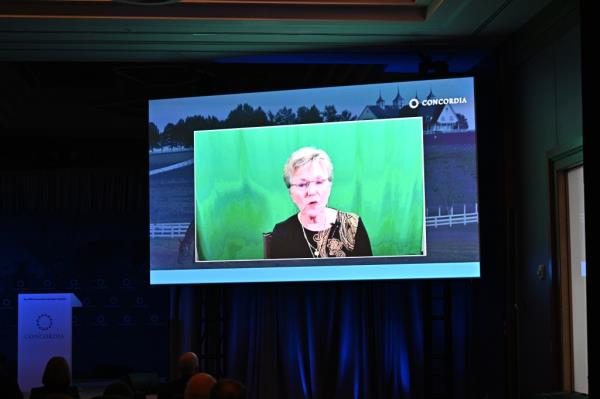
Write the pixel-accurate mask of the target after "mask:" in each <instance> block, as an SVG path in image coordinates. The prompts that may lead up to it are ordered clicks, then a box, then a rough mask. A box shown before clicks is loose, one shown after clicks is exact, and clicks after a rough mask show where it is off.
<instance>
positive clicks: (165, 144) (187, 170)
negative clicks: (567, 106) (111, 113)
mask: <svg viewBox="0 0 600 399" xmlns="http://www.w3.org/2000/svg"><path fill="white" fill-rule="evenodd" d="M411 94H412V95H411ZM474 109H475V103H474V90H473V79H472V78H456V79H442V80H429V81H416V82H402V83H385V84H374V85H361V86H344V87H331V88H315V89H302V90H289V91H278V92H260V93H244V94H235V95H221V96H207V97H192V98H190V97H188V98H179V99H165V100H151V101H150V103H149V165H150V171H149V179H150V184H149V187H150V192H149V197H150V251H151V256H150V279H151V283H152V284H185V283H195V284H197V283H228V282H276V281H326V280H373V279H407V278H460V277H479V275H480V266H479V228H478V227H479V212H478V208H479V204H478V201H477V155H476V128H475V112H474ZM306 148H313V149H317V150H322V151H324V152H325V154H327V156H328V157H329V159H330V161H331V162H330V163H331V165H332V167H333V171H332V173H331V181H329V180H326V179H321V178H320V177H317V178H316V180H314V178H310V177H302V176H300V174H292V175H291V176H292V180H293V179H296V178H298V179H300V178H303V179H304V178H305V179H308V180H306V182H307V183H304V180H298V181H299V182H300V183H301V184H292V185H291V186H290V187H288V185H289V183H290V181H284V177H283V175H284V173H283V170H284V165H285V164H286V162H287V161H288V158H289V157H290V155H291V154H292V153H293V152H294V151H297V150H299V149H306ZM303 151H304V150H303ZM320 165H321V166H322V164H320ZM321 166H319V168H321ZM303 170H304V169H300V171H303ZM319 170H321V169H319ZM298 173H299V172H298ZM311 173H313V172H311ZM322 173H325V172H322ZM319 176H320V175H319ZM323 176H325V177H327V173H325V174H324V175H323ZM288 179H289V176H288ZM319 179H321V180H319ZM294 182H295V181H294ZM294 182H292V183H294ZM312 186H314V187H312ZM316 186H319V187H320V188H319V187H317V188H315V187H316ZM321 191H323V193H325V192H326V193H327V198H326V199H323V200H322V199H320V196H321V195H323V196H324V195H325V194H323V193H322V192H321ZM313 195H314V196H316V197H315V198H317V199H313V198H312V197H311V198H309V199H307V198H308V197H309V196H313ZM303 201H304V202H303ZM322 201H325V203H324V204H323V206H326V209H327V212H331V215H332V216H331V217H332V219H331V221H330V222H331V223H329V224H327V226H330V227H329V228H328V229H327V230H323V231H320V230H319V231H313V230H311V229H310V228H303V225H302V224H300V221H299V220H301V219H302V217H303V216H304V215H305V212H302V211H299V209H300V207H305V206H306V207H307V208H306V209H309V208H310V207H313V206H314V207H315V209H317V208H318V207H319V206H321V204H320V202H322ZM303 209H304V208H303ZM306 209H304V211H306ZM319 209H320V208H319ZM306 212H308V211H306ZM315 212H316V211H315ZM298 213H300V216H299V215H298ZM302 220H303V219H302ZM334 220H335V221H334ZM357 226H358V227H357ZM323 227H326V226H325V225H324V226H323ZM307 233H308V234H307ZM321 233H323V234H321ZM302 234H303V235H304V237H303V235H302ZM271 236H272V237H271ZM354 237H356V240H354ZM305 240H306V241H305ZM311 243H312V244H311ZM365 243H366V244H365ZM321 244H322V245H321ZM307 245H308V247H307ZM313 245H314V246H313ZM319 245H321V247H320V250H317V246H319ZM301 247H302V249H301ZM355 247H356V248H355ZM359 247H360V249H361V250H360V251H359V250H358V248H359ZM282 248H287V249H286V250H282ZM306 248H309V249H310V250H309V251H307V250H306ZM365 248H367V249H368V251H367V252H365V251H366V250H365ZM313 250H314V251H313ZM286 251H287V252H286ZM313 252H314V253H318V254H319V256H312V255H313ZM273 254H277V255H276V256H273ZM307 254H309V255H307Z"/></svg>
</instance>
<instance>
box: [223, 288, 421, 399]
mask: <svg viewBox="0 0 600 399" xmlns="http://www.w3.org/2000/svg"><path fill="white" fill-rule="evenodd" d="M420 287H421V286H420V285H419V283H418V282H410V281H402V282H352V283H304V284H302V283H300V284H293V285H289V284H278V285H270V286H269V285H244V286H234V287H231V288H230V293H229V299H230V300H229V301H228V304H227V309H226V311H225V314H226V315H227V316H226V317H227V322H228V325H227V328H226V345H225V346H226V373H227V374H228V375H229V376H231V377H233V378H236V379H239V380H241V381H244V382H245V383H246V384H247V386H248V388H249V393H250V395H249V398H250V399H258V398H261V399H269V398H311V399H313V398H314V399H317V398H340V399H341V398H344V399H346V398H419V397H423V362H424V353H423V348H424V343H423V331H422V330H423V316H422V304H421V302H422V293H421V292H420V291H421V288H420Z"/></svg>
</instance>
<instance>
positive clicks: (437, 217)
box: [425, 204, 479, 227]
mask: <svg viewBox="0 0 600 399" xmlns="http://www.w3.org/2000/svg"><path fill="white" fill-rule="evenodd" d="M469 208H470V209H469ZM469 210H470V211H471V212H469ZM436 211H437V212H436ZM455 211H459V212H462V213H454V212H455ZM444 212H445V213H442V208H441V207H439V208H438V209H436V210H434V212H433V213H434V214H433V215H432V214H431V211H430V209H429V208H427V213H426V216H425V223H426V226H427V227H440V226H450V227H452V226H456V225H463V226H465V225H467V224H470V223H479V207H478V204H475V205H474V206H471V207H467V205H466V204H464V205H463V206H462V207H456V208H455V207H454V206H451V207H450V209H448V208H445V209H444ZM435 213H437V214H435Z"/></svg>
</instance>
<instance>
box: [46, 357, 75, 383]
mask: <svg viewBox="0 0 600 399" xmlns="http://www.w3.org/2000/svg"><path fill="white" fill-rule="evenodd" d="M42 384H44V386H45V387H47V388H51V389H53V390H65V389H67V388H69V386H71V371H70V370H69V363H67V359H65V358H64V357H62V356H55V357H53V358H52V359H50V360H48V363H47V364H46V368H45V369H44V375H43V377H42Z"/></svg>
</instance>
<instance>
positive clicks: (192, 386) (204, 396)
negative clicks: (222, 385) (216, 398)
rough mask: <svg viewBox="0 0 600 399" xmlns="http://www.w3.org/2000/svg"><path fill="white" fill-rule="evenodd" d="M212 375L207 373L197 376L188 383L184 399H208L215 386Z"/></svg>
mask: <svg viewBox="0 0 600 399" xmlns="http://www.w3.org/2000/svg"><path fill="white" fill-rule="evenodd" d="M215 382H216V381H215V379H214V378H213V376H212V375H210V374H206V373H198V374H195V375H194V376H193V377H192V378H190V380H189V381H188V383H187V386H186V388H185V394H184V395H183V397H184V399H208V398H209V395H210V390H211V388H212V387H213V385H215Z"/></svg>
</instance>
